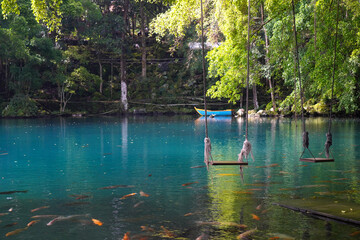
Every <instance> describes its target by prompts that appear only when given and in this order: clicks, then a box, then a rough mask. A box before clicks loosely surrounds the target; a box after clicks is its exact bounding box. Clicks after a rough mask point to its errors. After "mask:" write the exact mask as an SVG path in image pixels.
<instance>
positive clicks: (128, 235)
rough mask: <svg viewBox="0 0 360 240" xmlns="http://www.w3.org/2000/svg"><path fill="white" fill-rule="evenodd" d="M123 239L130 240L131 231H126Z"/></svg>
mask: <svg viewBox="0 0 360 240" xmlns="http://www.w3.org/2000/svg"><path fill="white" fill-rule="evenodd" d="M122 240H130V232H127V233H125V234H124V237H123V239H122Z"/></svg>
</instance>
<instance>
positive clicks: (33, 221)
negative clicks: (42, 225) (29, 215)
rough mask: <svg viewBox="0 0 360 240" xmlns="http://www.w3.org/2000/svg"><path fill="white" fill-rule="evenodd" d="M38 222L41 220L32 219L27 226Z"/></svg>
mask: <svg viewBox="0 0 360 240" xmlns="http://www.w3.org/2000/svg"><path fill="white" fill-rule="evenodd" d="M38 222H40V220H32V221H31V222H29V223H28V224H27V225H26V226H28V227H31V226H32V225H34V224H35V223H38Z"/></svg>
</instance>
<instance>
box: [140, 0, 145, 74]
mask: <svg viewBox="0 0 360 240" xmlns="http://www.w3.org/2000/svg"><path fill="white" fill-rule="evenodd" d="M140 16H141V77H142V78H143V79H145V78H146V41H145V40H146V39H145V14H144V2H143V1H142V0H140Z"/></svg>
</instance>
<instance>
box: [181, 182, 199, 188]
mask: <svg viewBox="0 0 360 240" xmlns="http://www.w3.org/2000/svg"><path fill="white" fill-rule="evenodd" d="M194 183H199V182H198V181H196V182H189V183H184V184H183V185H181V186H183V187H186V186H189V185H191V184H194Z"/></svg>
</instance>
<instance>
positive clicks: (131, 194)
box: [120, 193, 137, 199]
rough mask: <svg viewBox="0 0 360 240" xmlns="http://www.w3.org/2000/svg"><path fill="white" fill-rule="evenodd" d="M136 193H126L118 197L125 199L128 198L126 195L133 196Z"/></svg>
mask: <svg viewBox="0 0 360 240" xmlns="http://www.w3.org/2000/svg"><path fill="white" fill-rule="evenodd" d="M136 194H137V193H130V194H126V195H125V196H122V197H121V198H120V199H125V198H128V197H131V196H134V195H136Z"/></svg>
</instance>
